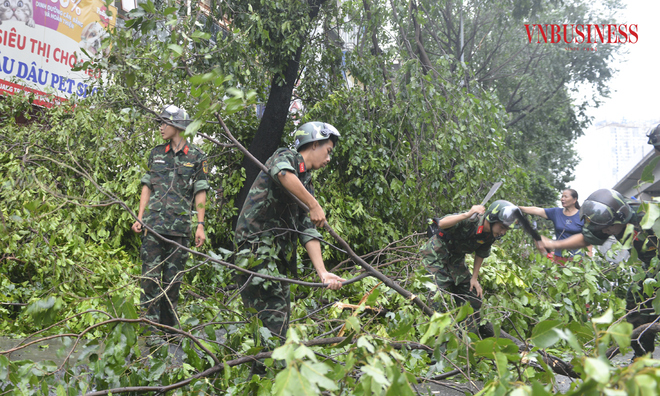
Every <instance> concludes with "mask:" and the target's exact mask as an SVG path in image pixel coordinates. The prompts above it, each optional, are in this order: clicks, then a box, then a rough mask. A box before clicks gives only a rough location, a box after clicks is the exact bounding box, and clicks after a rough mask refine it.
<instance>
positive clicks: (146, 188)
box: [131, 184, 151, 233]
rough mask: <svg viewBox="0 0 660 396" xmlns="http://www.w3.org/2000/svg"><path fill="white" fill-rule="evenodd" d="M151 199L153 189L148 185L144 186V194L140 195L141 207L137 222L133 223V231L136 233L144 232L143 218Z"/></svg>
mask: <svg viewBox="0 0 660 396" xmlns="http://www.w3.org/2000/svg"><path fill="white" fill-rule="evenodd" d="M150 197H151V189H150V188H149V186H147V185H146V184H143V185H142V192H141V193H140V207H139V209H138V216H137V218H138V219H137V221H136V222H135V223H133V226H132V227H131V229H133V231H135V232H138V233H140V232H142V224H141V221H142V216H143V215H144V210H145V209H146V208H147V204H148V203H149V198H150Z"/></svg>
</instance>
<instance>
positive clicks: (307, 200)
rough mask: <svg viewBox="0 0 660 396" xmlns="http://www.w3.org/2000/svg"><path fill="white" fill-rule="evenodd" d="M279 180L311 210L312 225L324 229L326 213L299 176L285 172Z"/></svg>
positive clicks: (279, 174)
mask: <svg viewBox="0 0 660 396" xmlns="http://www.w3.org/2000/svg"><path fill="white" fill-rule="evenodd" d="M277 178H278V179H279V181H280V183H281V184H282V186H283V187H284V188H286V189H287V190H289V192H291V194H293V195H295V196H296V198H298V199H299V200H301V201H302V202H303V203H304V204H305V205H307V207H308V208H309V218H310V219H311V220H312V223H314V225H315V226H317V227H323V223H325V212H324V211H323V208H321V205H319V203H318V201H317V200H316V198H314V196H313V195H312V194H310V193H309V191H307V189H305V186H303V184H302V182H301V181H300V179H298V176H296V174H295V173H293V172H291V171H286V170H283V171H280V172H279V173H278V174H277ZM319 249H320V248H319Z"/></svg>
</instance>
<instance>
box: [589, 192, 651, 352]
mask: <svg viewBox="0 0 660 396" xmlns="http://www.w3.org/2000/svg"><path fill="white" fill-rule="evenodd" d="M627 203H628V205H629V206H630V207H631V208H633V210H635V209H636V212H635V213H633V215H632V217H631V218H630V220H629V221H628V223H627V224H632V225H633V227H634V233H633V238H634V239H633V242H632V246H633V249H635V251H636V252H637V257H638V258H639V260H640V261H641V262H642V266H643V268H644V270H645V271H646V275H645V276H644V279H646V278H655V276H656V275H657V273H658V269H657V268H650V264H651V260H652V259H653V258H654V257H656V256H657V249H658V237H657V236H656V235H655V234H654V233H653V230H644V229H642V227H641V226H640V221H641V220H642V218H643V217H644V212H643V211H641V210H640V208H641V206H640V205H639V202H638V201H634V200H627ZM595 228H597V227H594V226H593V225H592V224H589V225H587V226H585V227H584V228H583V229H582V235H583V236H584V240H585V242H586V243H587V244H589V245H602V244H604V243H605V241H607V238H608V237H609V235H607V234H605V233H603V232H602V231H598V230H596V229H595ZM624 235H625V229H624V230H623V231H621V233H620V234H618V235H615V236H614V237H615V238H616V239H617V240H618V241H621V242H623V237H624ZM644 279H642V280H640V281H639V282H635V283H633V284H631V285H630V287H628V291H627V292H626V310H628V311H632V310H635V309H637V308H638V307H639V308H641V309H650V310H651V312H653V305H652V304H651V303H652V301H649V302H647V303H646V304H642V302H643V301H645V300H647V299H648V296H646V297H645V296H644V295H643V283H644ZM640 304H641V306H640ZM657 318H658V315H655V314H653V313H649V312H639V311H637V312H630V314H628V316H627V317H626V320H627V321H628V322H630V323H632V325H633V327H639V326H641V325H643V324H646V323H651V322H653V321H654V320H655V319H657ZM654 341H655V335H654V334H653V333H651V332H647V333H644V334H643V335H642V336H641V337H640V338H639V343H637V342H634V341H633V342H632V347H633V349H634V350H635V355H636V356H642V355H644V354H646V353H647V352H651V353H652V352H653V351H654V350H655V342H654ZM640 344H641V345H640Z"/></svg>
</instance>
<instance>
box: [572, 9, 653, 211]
mask: <svg viewBox="0 0 660 396" xmlns="http://www.w3.org/2000/svg"><path fill="white" fill-rule="evenodd" d="M623 3H624V4H626V5H627V8H626V10H625V11H624V12H623V13H622V14H621V15H619V16H617V19H618V22H619V23H626V24H628V25H630V24H637V26H638V35H639V41H638V42H637V43H635V44H625V48H626V49H627V54H624V55H622V56H619V57H618V59H616V61H615V67H616V68H617V69H618V70H619V71H618V73H616V74H615V76H614V78H613V79H612V80H610V84H609V86H610V91H611V95H610V98H609V99H606V100H605V102H604V103H603V104H601V106H600V107H598V108H592V109H590V110H589V115H590V116H592V117H594V119H593V124H596V123H598V122H599V121H610V122H623V121H627V122H633V123H640V124H642V123H648V122H650V121H655V122H660V26H659V24H658V16H660V1H658V0H624V1H623ZM603 140H604V139H602V137H599V131H598V128H597V127H595V126H592V127H591V128H590V129H589V130H587V131H586V133H585V136H583V137H581V138H580V139H578V141H577V143H576V149H577V151H578V154H579V155H580V157H581V158H582V159H583V160H582V162H581V163H580V164H579V165H578V166H577V168H576V170H575V176H576V177H575V181H574V182H572V183H570V185H571V187H572V188H575V189H576V190H578V193H579V194H580V201H583V200H584V199H585V198H586V197H587V196H588V195H589V194H591V192H593V191H594V190H596V189H598V188H605V187H612V186H613V184H610V183H611V181H609V180H607V178H606V177H605V176H604V175H603V176H600V177H599V173H601V174H602V168H600V167H599V166H598V165H597V164H598V162H599V161H598V160H597V159H595V158H594V156H602V155H601V154H599V153H595V152H594V151H595V150H594V149H595V148H596V147H599V145H601V148H600V149H599V150H600V151H605V150H603V148H602V144H604V142H603ZM649 147H650V146H649ZM603 154H604V155H605V156H607V155H608V153H607V152H605V153H603ZM639 159H640V160H641V156H640V158H639ZM603 182H604V183H605V184H606V185H603Z"/></svg>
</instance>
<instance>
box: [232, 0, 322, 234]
mask: <svg viewBox="0 0 660 396" xmlns="http://www.w3.org/2000/svg"><path fill="white" fill-rule="evenodd" d="M325 1H326V0H309V6H310V10H309V17H310V21H314V20H315V19H316V17H317V16H318V14H319V11H320V9H321V5H322V4H323V3H325ZM310 25H311V23H310ZM304 45H305V43H304V41H303V42H302V44H301V45H300V46H299V47H298V49H297V50H296V53H295V55H294V56H293V57H292V58H291V59H289V62H288V63H287V66H286V69H285V70H283V72H282V76H283V79H284V81H283V82H282V76H280V75H275V76H273V79H272V80H271V83H270V94H269V95H268V101H267V102H266V109H265V110H264V115H263V117H262V118H261V122H260V123H259V128H257V133H256V134H255V135H254V138H253V139H252V142H251V143H250V147H249V148H248V150H249V151H250V153H252V155H254V156H255V157H256V158H257V159H258V160H259V161H260V162H261V163H264V162H266V160H267V159H268V158H269V157H270V156H271V155H272V154H273V153H274V152H275V150H277V149H278V148H279V147H280V143H281V141H282V134H283V133H284V125H285V124H286V120H287V117H288V116H289V106H290V104H291V97H292V95H293V88H294V86H295V83H296V79H297V78H298V71H299V70H300V57H301V55H302V50H303V46H304ZM241 165H242V166H243V168H245V183H244V184H243V187H242V188H241V191H240V192H239V193H238V196H237V197H236V200H235V201H234V206H235V207H236V208H238V210H239V212H240V210H241V208H242V207H243V202H245V198H246V197H247V194H248V192H249V191H250V187H252V183H253V182H254V179H256V177H257V175H258V174H259V168H258V167H257V166H256V165H255V164H254V162H253V161H251V160H250V159H249V158H247V157H245V158H243V162H242V164H241ZM236 221H237V217H235V218H234V220H233V228H234V229H235V228H236Z"/></svg>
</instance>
